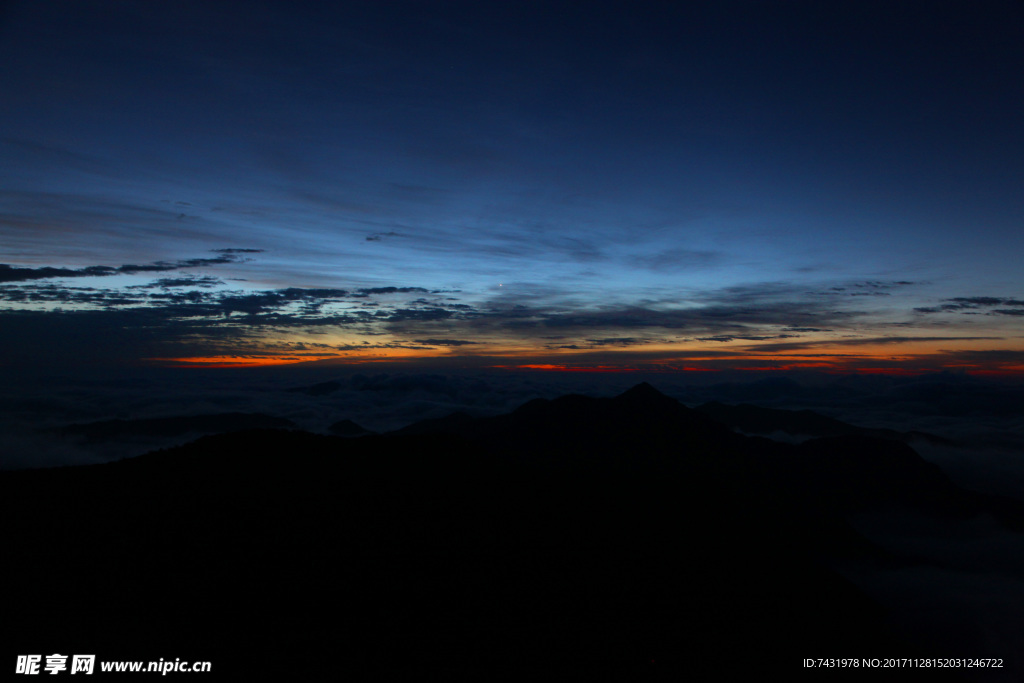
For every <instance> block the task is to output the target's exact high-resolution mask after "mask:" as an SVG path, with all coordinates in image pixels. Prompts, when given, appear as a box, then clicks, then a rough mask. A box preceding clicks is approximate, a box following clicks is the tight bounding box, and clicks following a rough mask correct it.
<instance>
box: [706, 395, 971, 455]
mask: <svg viewBox="0 0 1024 683" xmlns="http://www.w3.org/2000/svg"><path fill="white" fill-rule="evenodd" d="M696 410H698V411H700V412H702V413H704V414H706V415H710V416H711V417H713V418H715V419H716V420H718V421H720V422H723V423H724V424H727V425H729V426H730V427H732V428H733V429H737V430H739V431H741V432H743V433H745V434H764V435H769V434H774V433H777V432H784V433H787V434H790V435H793V436H807V437H814V436H854V435H859V436H874V437H879V438H883V439H894V440H896V441H903V442H906V443H909V442H913V441H915V440H920V441H925V442H927V443H931V444H935V445H942V446H955V445H956V443H955V442H953V441H951V440H949V439H945V438H943V437H941V436H936V435H934V434H928V433H927V432H920V431H910V432H899V431H896V430H893V429H868V428H864V427H857V426H855V425H852V424H848V423H846V422H842V421H841V420H836V419H835V418H831V417H826V416H824V415H820V414H818V413H816V412H814V411H812V410H782V409H779V408H765V407H762V406H755V405H750V404H749V403H743V404H740V405H726V404H724V403H719V402H718V401H711V402H710V403H705V404H703V405H700V406H697V408H696Z"/></svg>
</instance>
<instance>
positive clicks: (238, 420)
mask: <svg viewBox="0 0 1024 683" xmlns="http://www.w3.org/2000/svg"><path fill="white" fill-rule="evenodd" d="M294 427H295V423H294V422H292V421H291V420H288V419H286V418H283V417H274V416H272V415H264V414H263V413H214V414H211V415H181V416H173V417H154V418H136V419H132V420H121V419H117V420H102V421H99V422H87V423H83V424H74V425H68V426H67V427H64V428H62V429H60V430H59V431H60V433H61V434H62V435H64V436H73V437H84V438H85V439H86V440H87V441H93V442H97V441H111V440H114V439H121V438H126V437H129V438H130V437H138V436H142V437H165V436H182V435H184V434H224V433H227V432H240V431H244V430H246V429H292V428H294Z"/></svg>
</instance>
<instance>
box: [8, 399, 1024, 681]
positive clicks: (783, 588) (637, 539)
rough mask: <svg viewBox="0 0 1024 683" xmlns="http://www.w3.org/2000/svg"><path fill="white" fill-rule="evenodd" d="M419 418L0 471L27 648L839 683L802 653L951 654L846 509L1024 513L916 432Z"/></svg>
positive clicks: (656, 402)
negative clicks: (785, 432)
mask: <svg viewBox="0 0 1024 683" xmlns="http://www.w3.org/2000/svg"><path fill="white" fill-rule="evenodd" d="M413 427H414V428H410V429H406V430H400V431H399V432H395V433H391V434H388V435H383V436H380V435H371V436H363V437H360V438H357V439H351V438H341V437H332V436H321V435H314V434H308V433H303V432H296V431H274V430H255V431H244V432H237V433H233V434H221V435H216V436H207V437H203V438H201V439H199V440H198V441H195V442H193V443H190V444H187V445H185V446H181V447H178V448H173V449H168V450H163V451H158V452H154V453H150V454H147V455H144V456H141V457H138V458H133V459H128V460H123V461H119V462H116V463H109V464H104V465H90V466H83V467H67V468H57V469H53V470H32V471H22V472H5V473H2V476H0V500H2V505H3V511H4V515H3V521H2V525H3V529H4V537H5V539H7V540H8V548H9V558H10V560H9V561H8V563H7V564H8V567H7V568H8V582H9V584H10V585H14V586H19V587H20V588H21V590H20V591H19V592H18V594H17V595H14V596H12V597H10V598H9V600H8V604H7V606H6V608H5V611H6V615H7V618H6V620H5V623H6V625H7V627H6V628H5V633H4V635H5V636H6V642H7V643H8V647H10V648H13V649H14V650H17V652H18V653H25V652H37V651H41V650H42V649H45V650H46V651H47V653H49V652H51V651H56V652H63V651H64V650H68V651H70V652H93V651H96V652H98V653H99V654H100V655H101V658H107V659H118V658H122V659H138V660H141V659H144V658H146V657H148V656H152V657H153V658H154V659H155V658H159V657H166V656H168V655H170V656H172V657H176V656H180V657H182V658H188V659H192V660H198V659H209V660H211V661H213V662H214V667H215V669H217V670H219V671H221V672H224V673H227V674H230V677H233V678H239V677H241V678H245V677H251V676H254V675H257V674H266V673H267V672H271V673H275V674H276V673H281V674H284V675H289V676H294V675H296V674H299V675H323V674H326V673H330V674H332V675H339V673H340V674H341V675H343V676H344V677H345V678H346V679H347V680H394V679H396V678H408V679H410V680H412V679H416V680H422V678H423V677H425V676H434V675H443V676H445V677H447V678H448V679H451V678H466V679H470V678H472V679H474V680H524V679H526V678H536V677H540V676H545V677H546V676H555V675H558V676H560V677H564V676H575V675H581V674H582V675H587V676H588V677H593V676H600V677H602V678H609V677H610V678H612V679H616V680H645V679H647V680H650V679H658V680H677V679H678V677H679V676H681V675H687V674H689V675H692V674H696V675H697V676H698V678H702V679H705V680H711V679H722V678H725V677H730V676H737V675H745V674H750V673H757V672H761V673H772V672H781V673H782V674H783V675H785V676H786V677H787V678H802V679H806V680H832V679H840V678H843V677H844V676H845V675H846V673H848V672H842V671H839V670H822V669H806V668H804V667H803V666H802V664H801V662H802V660H803V658H813V657H847V656H850V657H852V656H857V657H861V656H864V657H886V656H890V655H889V654H887V653H893V652H899V653H901V654H900V656H908V657H912V656H925V655H927V656H935V653H934V652H931V651H930V650H929V644H928V643H927V642H917V641H915V638H914V634H913V633H903V632H899V631H898V630H896V629H894V628H893V627H892V626H891V624H890V623H889V622H888V621H887V619H886V614H887V610H886V607H885V606H884V605H880V604H878V603H876V602H874V601H872V600H871V599H869V598H867V597H866V596H865V595H864V594H863V593H861V592H860V590H858V589H857V588H856V586H855V585H853V584H852V583H851V582H850V581H849V580H847V579H845V578H843V576H842V575H841V574H839V573H837V572H836V571H835V570H834V568H833V567H834V566H836V564H837V563H842V562H848V561H855V562H858V563H878V564H880V565H885V566H900V564H901V563H904V562H906V561H907V559H906V558H900V557H898V556H894V555H893V554H892V553H890V552H886V551H883V550H881V549H880V548H878V547H876V546H875V545H874V544H873V543H871V542H870V541H868V540H867V539H865V538H863V537H862V536H861V535H860V534H858V533H857V532H855V531H854V530H853V529H852V528H851V527H850V525H849V524H848V523H847V521H846V520H845V518H844V515H845V514H846V513H848V512H850V511H863V510H883V511H884V510H885V509H887V508H888V507H892V506H896V507H901V508H913V509H916V510H919V511H921V512H922V514H928V515H932V516H935V517H936V518H950V519H966V518H970V517H972V516H974V515H978V514H983V513H984V514H992V515H995V516H996V517H997V518H998V519H1000V520H1002V521H1003V523H1004V524H1007V525H1011V526H1013V525H1017V524H1019V521H1020V520H1021V519H1024V515H1022V514H1021V512H1020V510H1019V509H1018V508H1017V507H1014V505H1013V504H1011V503H1007V502H1005V501H1000V500H998V499H993V498H991V497H987V496H980V495H978V494H972V493H970V492H966V491H963V490H961V489H959V488H957V487H956V486H954V485H953V484H951V483H950V482H949V481H948V480H947V479H946V478H945V477H944V475H942V473H941V472H940V471H938V470H937V468H934V467H933V466H931V465H928V463H925V462H924V461H922V460H921V459H920V458H919V457H918V456H917V455H916V454H915V453H914V452H913V451H912V450H911V449H910V448H908V447H906V446H905V445H904V444H901V443H898V442H893V441H890V440H880V439H872V438H870V437H863V436H855V437H833V438H831V439H818V440H813V441H810V442H807V443H805V444H802V445H801V446H800V447H794V446H790V445H787V444H781V443H777V442H773V441H770V440H767V439H761V438H756V437H747V436H743V435H741V434H737V433H735V432H733V431H731V430H730V429H729V428H728V427H727V426H725V425H723V424H721V423H720V422H717V421H715V420H713V419H711V418H709V417H708V416H707V415H704V414H702V413H701V412H699V411H696V410H692V409H689V408H687V407H686V406H683V405H682V404H680V403H678V402H677V401H675V400H673V399H671V398H668V397H666V396H664V395H662V394H660V393H659V392H657V391H656V390H655V389H653V387H650V386H649V385H639V386H638V387H635V388H634V389H631V390H630V391H628V392H626V393H624V394H622V395H620V396H617V397H615V398H610V399H595V398H589V397H585V396H565V397H562V398H559V399H554V400H550V401H544V400H537V401H531V402H530V403H527V404H525V405H524V406H522V407H520V408H519V409H517V410H516V411H513V412H512V413H509V414H507V415H501V416H496V417H490V418H470V417H468V416H467V417H464V418H456V419H449V420H440V421H434V422H429V423H419V424H418V425H414V426H413ZM961 654H963V655H966V654H969V653H961ZM990 654H991V653H976V656H990ZM958 656H959V655H958ZM858 673H860V674H863V673H864V672H858ZM870 673H871V674H872V678H878V677H881V678H882V679H883V680H886V678H887V677H886V675H885V674H886V672H883V671H872V672H870ZM888 673H889V674H893V672H888ZM875 674H877V675H875ZM858 680H860V679H858ZM894 680H929V681H937V680H959V677H958V672H955V671H949V670H943V671H939V670H935V669H930V670H927V671H924V670H903V671H901V672H899V676H898V677H897V678H894Z"/></svg>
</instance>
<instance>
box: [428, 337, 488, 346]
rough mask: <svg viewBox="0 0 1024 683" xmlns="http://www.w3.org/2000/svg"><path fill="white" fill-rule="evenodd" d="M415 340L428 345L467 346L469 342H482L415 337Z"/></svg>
mask: <svg viewBox="0 0 1024 683" xmlns="http://www.w3.org/2000/svg"><path fill="white" fill-rule="evenodd" d="M413 341H415V342H416V343H417V344H427V345H428V346H465V345H467V344H479V343H480V342H475V341H468V340H466V339H414V340H413Z"/></svg>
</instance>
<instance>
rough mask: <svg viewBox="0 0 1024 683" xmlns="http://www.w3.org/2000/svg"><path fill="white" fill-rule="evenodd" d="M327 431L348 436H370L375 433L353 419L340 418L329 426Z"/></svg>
mask: <svg viewBox="0 0 1024 683" xmlns="http://www.w3.org/2000/svg"><path fill="white" fill-rule="evenodd" d="M327 431H329V432H330V433H331V434H334V435H336V436H347V437H353V436H368V435H370V434H374V433H375V432H372V431H370V430H369V429H366V428H365V427H363V426H362V425H359V424H356V423H355V422H353V421H352V420H339V421H337V422H335V423H333V424H332V425H331V426H330V427H328V428H327Z"/></svg>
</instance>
